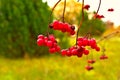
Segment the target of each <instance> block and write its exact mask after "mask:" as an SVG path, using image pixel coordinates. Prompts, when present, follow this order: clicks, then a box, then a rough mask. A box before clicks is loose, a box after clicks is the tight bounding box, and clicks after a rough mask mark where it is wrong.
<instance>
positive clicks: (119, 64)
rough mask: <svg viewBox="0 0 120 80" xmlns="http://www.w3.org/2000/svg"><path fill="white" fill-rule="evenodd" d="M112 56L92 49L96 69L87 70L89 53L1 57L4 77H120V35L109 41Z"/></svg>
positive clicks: (101, 79)
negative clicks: (72, 55) (75, 55)
mask: <svg viewBox="0 0 120 80" xmlns="http://www.w3.org/2000/svg"><path fill="white" fill-rule="evenodd" d="M105 43H106V54H107V55H108V57H109V59H107V60H104V61H103V60H102V61H101V60H99V56H100V55H101V52H98V53H97V52H95V51H92V53H93V54H95V55H94V58H95V59H96V60H97V62H96V63H95V64H93V66H94V70H92V71H86V70H85V68H84V67H85V65H86V64H87V63H86V57H85V56H83V58H77V57H61V56H59V55H58V56H57V55H54V54H51V55H50V56H44V57H41V58H38V59H36V58H35V59H17V60H14V59H13V60H11V59H4V58H0V80H119V79H120V38H118V37H114V38H111V39H110V40H107V41H105Z"/></svg>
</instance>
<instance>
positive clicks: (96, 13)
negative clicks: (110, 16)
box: [96, 0, 101, 14]
mask: <svg viewBox="0 0 120 80" xmlns="http://www.w3.org/2000/svg"><path fill="white" fill-rule="evenodd" d="M100 6H101V0H99V5H98V9H97V12H96V14H98V12H99V10H100Z"/></svg>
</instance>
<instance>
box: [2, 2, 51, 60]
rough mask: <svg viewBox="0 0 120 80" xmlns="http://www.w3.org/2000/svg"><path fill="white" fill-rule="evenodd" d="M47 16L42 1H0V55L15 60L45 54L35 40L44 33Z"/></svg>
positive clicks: (47, 10)
mask: <svg viewBox="0 0 120 80" xmlns="http://www.w3.org/2000/svg"><path fill="white" fill-rule="evenodd" d="M49 14H50V10H49V7H48V6H47V3H43V2H42V0H0V39H1V40H0V46H1V48H0V55H4V56H6V57H16V58H17V57H24V56H25V55H26V54H27V55H28V56H39V55H43V54H44V53H46V52H45V51H46V50H45V48H43V47H42V48H40V47H38V46H37V45H36V40H37V39H36V38H37V35H38V34H40V33H44V32H45V31H46V29H47V26H48V17H49Z"/></svg>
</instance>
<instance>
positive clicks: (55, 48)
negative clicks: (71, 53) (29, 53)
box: [37, 35, 60, 53]
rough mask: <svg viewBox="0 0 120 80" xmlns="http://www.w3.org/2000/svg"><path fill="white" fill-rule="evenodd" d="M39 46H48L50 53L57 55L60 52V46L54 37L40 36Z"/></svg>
mask: <svg viewBox="0 0 120 80" xmlns="http://www.w3.org/2000/svg"><path fill="white" fill-rule="evenodd" d="M37 44H38V46H47V47H48V48H49V52H50V53H55V52H59V51H60V46H59V45H57V41H56V40H55V37H54V36H53V35H49V36H44V35H38V39H37Z"/></svg>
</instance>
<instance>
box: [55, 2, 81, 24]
mask: <svg viewBox="0 0 120 80" xmlns="http://www.w3.org/2000/svg"><path fill="white" fill-rule="evenodd" d="M63 8H64V0H63V1H61V2H60V3H59V4H58V5H57V7H56V8H55V10H54V16H55V18H56V19H58V20H61V19H62V15H63ZM65 9H66V10H65V21H66V22H68V23H70V24H78V23H79V21H78V19H77V15H79V14H80V10H81V3H79V2H77V1H76V0H67V1H66V8H65Z"/></svg>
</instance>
